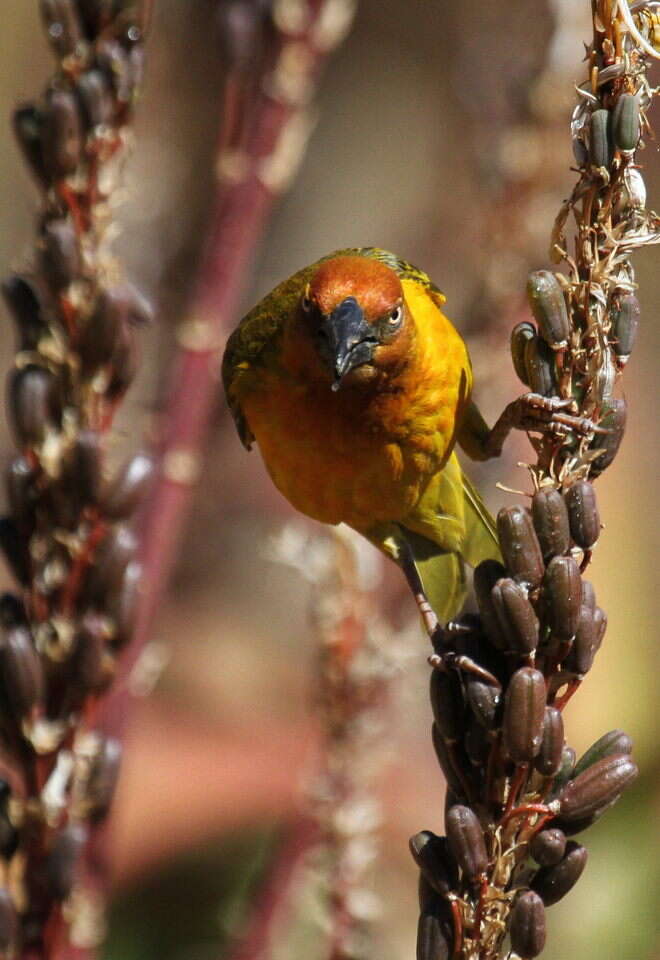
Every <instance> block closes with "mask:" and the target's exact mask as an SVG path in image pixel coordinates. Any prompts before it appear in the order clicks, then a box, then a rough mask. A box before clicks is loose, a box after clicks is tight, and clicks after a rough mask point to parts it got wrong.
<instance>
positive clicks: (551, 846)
mask: <svg viewBox="0 0 660 960" xmlns="http://www.w3.org/2000/svg"><path fill="white" fill-rule="evenodd" d="M529 852H530V854H531V855H532V856H533V857H534V859H535V860H536V862H537V863H538V864H539V865H540V866H542V867H552V866H554V865H555V864H556V863H559V861H560V860H561V859H562V858H563V856H564V853H565V852H566V834H565V833H564V832H563V830H559V829H558V828H557V827H548V828H547V829H546V830H541V831H539V833H537V834H536V836H535V837H534V839H533V840H532V841H531V843H530V845H529Z"/></svg>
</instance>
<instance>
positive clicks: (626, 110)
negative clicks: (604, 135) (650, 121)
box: [612, 93, 639, 153]
mask: <svg viewBox="0 0 660 960" xmlns="http://www.w3.org/2000/svg"><path fill="white" fill-rule="evenodd" d="M612 138H613V140H614V146H615V147H616V148H617V150H622V151H623V152H624V153H628V152H630V151H632V150H635V149H636V147H637V144H638V142H639V100H638V99H637V97H636V96H635V95H634V94H633V93H622V94H621V96H620V97H619V99H618V100H617V102H616V103H615V104H614V110H613V111H612Z"/></svg>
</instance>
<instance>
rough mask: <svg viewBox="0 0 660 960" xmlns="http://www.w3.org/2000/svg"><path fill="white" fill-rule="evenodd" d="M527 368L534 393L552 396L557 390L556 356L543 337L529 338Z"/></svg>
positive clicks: (529, 382) (526, 355) (526, 354)
mask: <svg viewBox="0 0 660 960" xmlns="http://www.w3.org/2000/svg"><path fill="white" fill-rule="evenodd" d="M525 370H526V371H527V383H528V384H529V387H530V389H531V390H533V392H534V393H540V394H541V396H542V397H550V396H552V395H553V394H554V393H556V392H557V382H556V379H555V358H554V355H553V352H552V350H551V349H550V347H549V346H548V345H547V343H546V342H545V340H543V338H542V337H538V336H537V337H534V339H529V340H528V341H527V342H526V344H525Z"/></svg>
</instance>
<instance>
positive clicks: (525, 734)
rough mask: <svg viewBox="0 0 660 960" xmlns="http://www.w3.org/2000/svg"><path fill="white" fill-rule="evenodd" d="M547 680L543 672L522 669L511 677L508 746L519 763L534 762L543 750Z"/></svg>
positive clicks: (506, 706)
mask: <svg viewBox="0 0 660 960" xmlns="http://www.w3.org/2000/svg"><path fill="white" fill-rule="evenodd" d="M545 695H546V694H545V680H544V678H543V674H542V673H541V672H540V671H539V670H534V669H533V668H532V667H521V668H520V670H516V672H515V673H514V674H513V676H512V677H511V680H510V682H509V686H508V689H507V691H506V696H505V698H504V719H503V722H502V729H503V736H504V745H505V747H506V750H507V752H508V754H509V756H510V757H511V759H512V760H513V761H514V762H515V763H526V762H528V761H530V760H533V759H534V757H535V756H536V755H537V754H538V752H539V750H540V749H541V740H542V738H543V719H544V714H545Z"/></svg>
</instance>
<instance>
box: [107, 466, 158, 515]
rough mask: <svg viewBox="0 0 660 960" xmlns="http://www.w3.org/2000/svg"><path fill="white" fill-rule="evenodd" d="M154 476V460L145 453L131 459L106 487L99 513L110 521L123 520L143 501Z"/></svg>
mask: <svg viewBox="0 0 660 960" xmlns="http://www.w3.org/2000/svg"><path fill="white" fill-rule="evenodd" d="M153 474H154V460H153V457H150V456H149V455H148V454H146V453H137V454H135V456H133V457H131V459H130V460H128V461H127V462H126V463H125V464H124V465H123V467H121V469H120V470H119V471H118V473H117V474H116V475H115V476H114V477H113V479H112V480H111V481H110V483H108V484H107V485H106V488H105V490H104V491H103V493H102V495H101V498H100V503H99V506H100V509H101V512H102V513H103V514H104V515H105V516H106V517H108V518H109V519H111V520H125V519H127V518H128V517H130V516H131V514H132V513H133V512H134V511H135V509H136V507H138V506H139V504H140V503H141V501H142V500H143V499H144V497H145V494H146V492H147V490H148V488H149V486H150V484H151V481H152V479H153Z"/></svg>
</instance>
